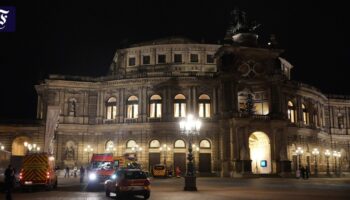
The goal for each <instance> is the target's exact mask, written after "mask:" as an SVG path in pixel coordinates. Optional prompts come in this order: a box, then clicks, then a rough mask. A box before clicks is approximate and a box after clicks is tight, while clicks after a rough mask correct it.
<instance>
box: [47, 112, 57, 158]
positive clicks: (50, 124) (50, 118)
mask: <svg viewBox="0 0 350 200" xmlns="http://www.w3.org/2000/svg"><path fill="white" fill-rule="evenodd" d="M59 116H60V107H59V106H48V107H47V114H46V128H45V144H44V152H47V153H50V154H53V140H54V137H55V130H56V128H57V126H58V124H59Z"/></svg>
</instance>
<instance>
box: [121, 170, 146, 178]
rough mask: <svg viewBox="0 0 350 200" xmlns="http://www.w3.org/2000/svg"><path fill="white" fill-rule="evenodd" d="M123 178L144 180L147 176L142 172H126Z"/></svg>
mask: <svg viewBox="0 0 350 200" xmlns="http://www.w3.org/2000/svg"><path fill="white" fill-rule="evenodd" d="M125 178H126V179H146V178H147V176H146V174H145V173H144V172H142V171H126V172H125Z"/></svg>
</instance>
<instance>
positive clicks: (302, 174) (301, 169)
mask: <svg viewBox="0 0 350 200" xmlns="http://www.w3.org/2000/svg"><path fill="white" fill-rule="evenodd" d="M300 172H301V177H302V178H303V179H305V167H304V166H302V167H301V168H300Z"/></svg>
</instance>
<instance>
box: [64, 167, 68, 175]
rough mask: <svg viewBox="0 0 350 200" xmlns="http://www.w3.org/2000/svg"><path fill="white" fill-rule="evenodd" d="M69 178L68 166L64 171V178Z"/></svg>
mask: <svg viewBox="0 0 350 200" xmlns="http://www.w3.org/2000/svg"><path fill="white" fill-rule="evenodd" d="M66 177H67V178H69V167H68V166H67V167H66V169H65V173H64V178H66Z"/></svg>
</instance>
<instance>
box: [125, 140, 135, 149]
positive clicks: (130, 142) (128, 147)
mask: <svg viewBox="0 0 350 200" xmlns="http://www.w3.org/2000/svg"><path fill="white" fill-rule="evenodd" d="M135 146H136V142H135V140H129V141H128V142H127V143H126V148H127V149H131V148H133V147H135Z"/></svg>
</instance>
